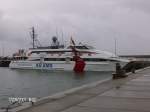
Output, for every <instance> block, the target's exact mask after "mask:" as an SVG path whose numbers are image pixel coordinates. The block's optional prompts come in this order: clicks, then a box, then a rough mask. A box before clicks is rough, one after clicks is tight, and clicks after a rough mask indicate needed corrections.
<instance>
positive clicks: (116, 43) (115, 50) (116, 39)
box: [114, 38, 117, 55]
mask: <svg viewBox="0 0 150 112" xmlns="http://www.w3.org/2000/svg"><path fill="white" fill-rule="evenodd" d="M114 40H115V55H117V39H116V38H114Z"/></svg>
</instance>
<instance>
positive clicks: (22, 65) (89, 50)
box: [9, 38, 128, 71]
mask: <svg viewBox="0 0 150 112" xmlns="http://www.w3.org/2000/svg"><path fill="white" fill-rule="evenodd" d="M54 40H55V41H54V42H53V45H51V46H48V47H37V48H31V49H29V50H28V51H27V52H22V53H21V55H22V56H19V58H18V60H17V56H15V60H12V61H11V63H10V65H9V67H10V68H17V69H42V70H54V71H55V70H63V71H72V70H73V69H74V67H75V64H76V62H75V61H74V59H73V57H74V55H75V53H74V50H73V49H72V45H69V46H67V47H64V46H62V45H59V42H57V41H56V40H57V39H56V38H55V39H54ZM73 47H74V49H75V50H76V53H77V55H78V56H80V58H81V59H83V60H84V62H85V67H84V71H114V70H115V64H116V62H120V63H122V64H126V63H127V62H128V60H125V59H121V58H119V57H118V56H116V55H115V54H113V53H110V52H106V51H100V50H96V49H95V48H94V47H92V46H89V45H86V44H82V43H79V44H78V45H73ZM20 57H26V58H23V59H22V58H20Z"/></svg>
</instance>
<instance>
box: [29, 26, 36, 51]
mask: <svg viewBox="0 0 150 112" xmlns="http://www.w3.org/2000/svg"><path fill="white" fill-rule="evenodd" d="M30 36H31V39H32V47H33V49H35V44H36V41H37V38H36V37H37V34H35V28H34V27H32V28H31V32H30Z"/></svg>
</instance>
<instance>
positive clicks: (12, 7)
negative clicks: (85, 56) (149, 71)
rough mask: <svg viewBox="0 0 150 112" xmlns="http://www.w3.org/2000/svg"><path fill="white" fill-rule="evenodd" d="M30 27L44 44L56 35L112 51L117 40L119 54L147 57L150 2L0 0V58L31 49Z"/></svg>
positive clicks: (115, 0) (149, 33)
mask: <svg viewBox="0 0 150 112" xmlns="http://www.w3.org/2000/svg"><path fill="white" fill-rule="evenodd" d="M32 26H34V27H35V29H36V32H37V33H38V38H39V40H40V41H41V43H42V44H43V45H48V44H50V42H51V37H52V36H53V35H56V32H58V36H59V40H60V41H62V40H65V41H69V40H70V37H71V36H72V37H73V38H74V40H76V41H77V42H80V41H81V42H83V43H88V44H91V45H93V46H95V47H96V48H97V49H101V50H106V51H110V52H114V49H115V41H114V40H115V39H116V40H117V53H118V54H150V0H0V55H2V51H3V50H2V49H5V54H6V55H7V54H11V53H13V52H15V51H16V50H17V49H19V48H29V47H31V38H30V35H29V31H30V30H31V29H30V28H31V27H32ZM62 32H63V37H64V39H62Z"/></svg>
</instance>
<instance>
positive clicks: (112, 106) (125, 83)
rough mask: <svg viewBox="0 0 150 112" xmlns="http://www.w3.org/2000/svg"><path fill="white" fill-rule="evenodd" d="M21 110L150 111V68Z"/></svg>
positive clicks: (61, 111) (39, 111)
mask: <svg viewBox="0 0 150 112" xmlns="http://www.w3.org/2000/svg"><path fill="white" fill-rule="evenodd" d="M19 112H150V68H147V69H145V70H142V71H139V72H137V73H135V74H130V75H129V77H127V78H124V79H117V80H109V81H106V82H103V83H102V84H99V85H97V86H95V87H93V88H88V89H83V90H80V91H76V92H74V93H71V94H68V95H66V96H65V97H62V98H60V99H54V100H51V101H47V102H46V103H43V104H40V105H36V106H33V107H31V108H28V109H25V110H22V111H19Z"/></svg>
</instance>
